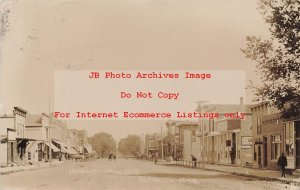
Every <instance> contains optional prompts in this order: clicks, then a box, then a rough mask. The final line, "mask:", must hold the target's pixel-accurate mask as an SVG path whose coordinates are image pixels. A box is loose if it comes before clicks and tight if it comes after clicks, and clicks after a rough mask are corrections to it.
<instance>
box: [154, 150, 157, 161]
mask: <svg viewBox="0 0 300 190" xmlns="http://www.w3.org/2000/svg"><path fill="white" fill-rule="evenodd" d="M157 159H158V152H156V153H155V154H154V163H155V164H156V163H157Z"/></svg>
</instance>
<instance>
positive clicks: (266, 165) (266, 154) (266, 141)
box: [263, 137, 268, 167]
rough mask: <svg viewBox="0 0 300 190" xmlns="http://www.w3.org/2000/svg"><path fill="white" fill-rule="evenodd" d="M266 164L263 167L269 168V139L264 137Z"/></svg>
mask: <svg viewBox="0 0 300 190" xmlns="http://www.w3.org/2000/svg"><path fill="white" fill-rule="evenodd" d="M263 149H264V154H263V156H264V162H263V167H268V137H263Z"/></svg>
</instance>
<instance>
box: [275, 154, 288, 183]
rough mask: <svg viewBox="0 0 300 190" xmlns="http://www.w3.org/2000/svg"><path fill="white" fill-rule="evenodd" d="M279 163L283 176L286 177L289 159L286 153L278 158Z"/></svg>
mask: <svg viewBox="0 0 300 190" xmlns="http://www.w3.org/2000/svg"><path fill="white" fill-rule="evenodd" d="M277 165H278V166H279V167H280V171H281V177H285V167H286V166H287V159H286V156H284V153H282V154H281V156H280V157H279V159H278V162H277Z"/></svg>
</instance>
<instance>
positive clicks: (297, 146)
mask: <svg viewBox="0 0 300 190" xmlns="http://www.w3.org/2000/svg"><path fill="white" fill-rule="evenodd" d="M284 135H285V144H284V152H285V155H286V157H287V160H288V165H287V168H288V169H300V119H299V120H292V121H285V122H284Z"/></svg>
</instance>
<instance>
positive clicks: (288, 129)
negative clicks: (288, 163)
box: [285, 122, 294, 156]
mask: <svg viewBox="0 0 300 190" xmlns="http://www.w3.org/2000/svg"><path fill="white" fill-rule="evenodd" d="M285 154H286V156H293V155H294V127H293V122H288V123H286V125H285Z"/></svg>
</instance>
